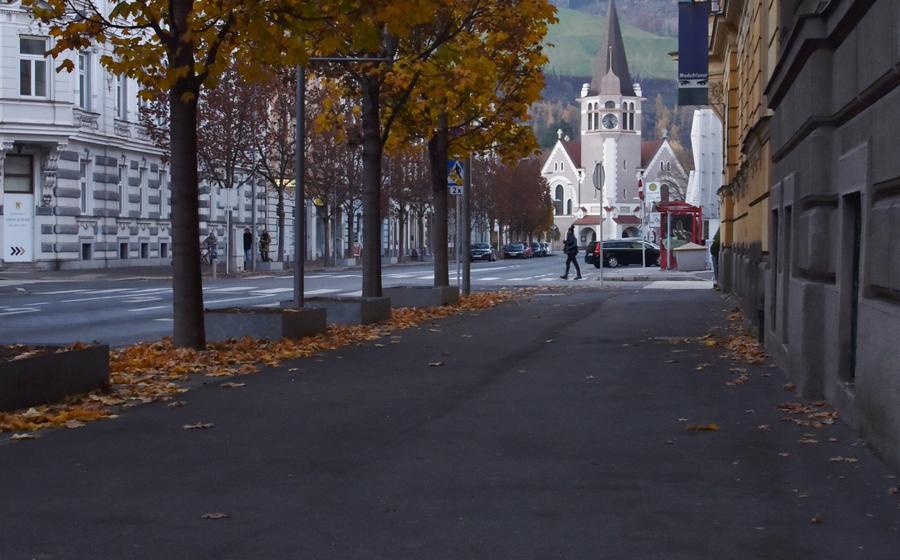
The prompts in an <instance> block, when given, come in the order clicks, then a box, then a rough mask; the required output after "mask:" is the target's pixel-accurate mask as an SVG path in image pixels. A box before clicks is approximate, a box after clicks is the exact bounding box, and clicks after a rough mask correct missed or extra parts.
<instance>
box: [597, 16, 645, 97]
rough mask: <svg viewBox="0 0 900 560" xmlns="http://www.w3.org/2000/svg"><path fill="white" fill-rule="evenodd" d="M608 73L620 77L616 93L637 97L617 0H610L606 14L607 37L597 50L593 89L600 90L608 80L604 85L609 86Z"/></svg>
mask: <svg viewBox="0 0 900 560" xmlns="http://www.w3.org/2000/svg"><path fill="white" fill-rule="evenodd" d="M608 74H614V75H615V77H617V78H618V79H619V84H620V85H619V91H617V92H615V93H618V94H621V95H624V96H627V97H636V96H635V94H634V86H633V85H632V83H631V74H629V73H628V60H627V58H626V57H625V42H624V41H623V40H622V28H621V27H620V25H619V13H618V12H617V11H616V0H609V11H608V12H607V14H606V37H605V38H604V41H603V42H602V43H601V48H600V50H599V51H597V64H596V68H595V70H594V81H593V84H592V87H591V89H593V90H594V91H595V92H599V91H600V90H601V82H603V81H605V82H606V83H605V84H603V85H606V86H607V88H608V86H609V85H610V82H611V80H610V79H609V78H607V75H608ZM604 78H606V80H604ZM604 93H608V92H604Z"/></svg>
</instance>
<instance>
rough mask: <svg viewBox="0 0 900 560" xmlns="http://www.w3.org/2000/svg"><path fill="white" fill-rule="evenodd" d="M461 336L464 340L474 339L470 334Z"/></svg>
mask: <svg viewBox="0 0 900 560" xmlns="http://www.w3.org/2000/svg"><path fill="white" fill-rule="evenodd" d="M459 336H461V337H463V338H472V335H470V334H461V335H459Z"/></svg>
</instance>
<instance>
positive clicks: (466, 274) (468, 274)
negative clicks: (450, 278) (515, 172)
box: [460, 154, 472, 296]
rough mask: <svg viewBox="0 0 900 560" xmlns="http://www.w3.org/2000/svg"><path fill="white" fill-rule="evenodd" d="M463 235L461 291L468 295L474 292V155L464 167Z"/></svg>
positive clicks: (467, 160)
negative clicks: (472, 255)
mask: <svg viewBox="0 0 900 560" xmlns="http://www.w3.org/2000/svg"><path fill="white" fill-rule="evenodd" d="M462 199H463V219H462V228H463V237H462V243H461V244H460V253H462V254H461V256H460V258H462V259H463V263H462V286H461V288H460V292H461V293H462V295H464V296H467V295H469V294H471V293H472V259H471V258H470V255H471V254H472V235H471V231H472V155H471V154H469V157H468V158H467V159H466V166H465V167H464V168H463V196H462Z"/></svg>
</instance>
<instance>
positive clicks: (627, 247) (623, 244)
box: [584, 238, 660, 268]
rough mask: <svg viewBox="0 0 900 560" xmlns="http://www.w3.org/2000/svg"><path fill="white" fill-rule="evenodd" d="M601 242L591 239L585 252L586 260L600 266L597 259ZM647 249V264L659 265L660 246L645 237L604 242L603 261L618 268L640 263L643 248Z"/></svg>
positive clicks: (611, 266)
mask: <svg viewBox="0 0 900 560" xmlns="http://www.w3.org/2000/svg"><path fill="white" fill-rule="evenodd" d="M598 245H599V242H597V241H591V243H590V244H589V245H588V248H587V251H585V253H584V262H585V263H586V264H592V265H594V266H595V267H597V268H600V262H599V260H598V259H597V252H598V251H597V246H598ZM644 247H646V251H647V257H646V259H647V261H646V262H647V266H659V262H660V261H659V247H658V246H656V245H654V244H653V243H650V242H649V241H645V240H643V239H636V238H632V239H610V240H608V241H604V242H603V262H604V265H605V266H608V267H610V268H616V267H618V266H628V265H632V264H637V265H640V264H641V263H642V262H643V261H642V259H643V256H642V253H643V250H644Z"/></svg>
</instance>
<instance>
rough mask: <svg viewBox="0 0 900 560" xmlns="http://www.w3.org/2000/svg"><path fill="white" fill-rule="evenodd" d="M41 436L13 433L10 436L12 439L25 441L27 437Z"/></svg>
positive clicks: (35, 437)
mask: <svg viewBox="0 0 900 560" xmlns="http://www.w3.org/2000/svg"><path fill="white" fill-rule="evenodd" d="M39 437H40V436H37V435H34V434H13V435H11V436H10V437H9V440H10V441H23V440H27V439H37V438H39Z"/></svg>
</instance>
